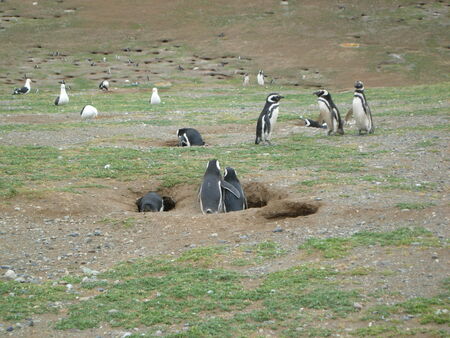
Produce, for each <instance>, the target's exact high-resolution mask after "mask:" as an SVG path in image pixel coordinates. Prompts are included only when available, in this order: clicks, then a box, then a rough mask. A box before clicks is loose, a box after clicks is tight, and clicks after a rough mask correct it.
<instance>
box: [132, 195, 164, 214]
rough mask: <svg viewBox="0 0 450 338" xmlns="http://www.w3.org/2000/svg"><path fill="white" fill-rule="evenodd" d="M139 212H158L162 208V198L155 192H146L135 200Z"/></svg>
mask: <svg viewBox="0 0 450 338" xmlns="http://www.w3.org/2000/svg"><path fill="white" fill-rule="evenodd" d="M136 205H137V207H138V211H139V212H146V211H151V212H159V211H163V210H164V200H163V198H162V197H161V196H159V194H157V193H156V192H152V191H151V192H148V193H147V194H145V195H144V196H143V197H141V198H139V199H138V200H137V201H136Z"/></svg>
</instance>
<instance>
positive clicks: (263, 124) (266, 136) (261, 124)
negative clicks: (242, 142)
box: [255, 93, 284, 144]
mask: <svg viewBox="0 0 450 338" xmlns="http://www.w3.org/2000/svg"><path fill="white" fill-rule="evenodd" d="M282 98H284V96H281V95H280V94H278V93H272V94H269V95H268V96H267V98H266V104H265V105H264V108H263V110H262V112H261V114H259V118H258V123H257V124H256V139H255V144H259V143H261V141H263V142H266V143H268V144H271V143H270V137H271V134H272V131H273V129H274V127H275V124H276V122H277V118H278V107H279V105H280V103H279V102H280V100H281V99H282Z"/></svg>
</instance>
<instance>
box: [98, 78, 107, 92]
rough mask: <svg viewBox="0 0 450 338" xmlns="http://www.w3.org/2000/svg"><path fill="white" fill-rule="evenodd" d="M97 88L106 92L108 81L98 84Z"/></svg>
mask: <svg viewBox="0 0 450 338" xmlns="http://www.w3.org/2000/svg"><path fill="white" fill-rule="evenodd" d="M98 88H100V89H101V90H105V91H108V89H109V81H108V80H103V81H102V82H100V84H99V85H98Z"/></svg>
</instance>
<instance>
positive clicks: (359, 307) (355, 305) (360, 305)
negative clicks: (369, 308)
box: [353, 302, 363, 310]
mask: <svg viewBox="0 0 450 338" xmlns="http://www.w3.org/2000/svg"><path fill="white" fill-rule="evenodd" d="M353 307H354V308H355V309H357V310H361V309H362V308H363V306H362V304H361V303H358V302H354V303H353Z"/></svg>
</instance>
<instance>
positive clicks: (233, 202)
mask: <svg viewBox="0 0 450 338" xmlns="http://www.w3.org/2000/svg"><path fill="white" fill-rule="evenodd" d="M223 179H224V181H225V182H228V183H230V184H231V185H232V186H233V187H235V188H236V189H237V190H238V191H239V194H240V195H241V196H240V197H239V198H238V197H236V196H234V195H233V194H232V193H231V192H229V191H228V190H224V191H223V195H224V196H223V203H224V211H225V212H230V211H239V210H245V209H247V208H248V206H247V199H246V198H245V194H244V190H243V189H242V186H241V182H239V179H238V178H237V174H236V170H234V169H233V168H230V167H228V168H226V169H225V173H224V175H223Z"/></svg>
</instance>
